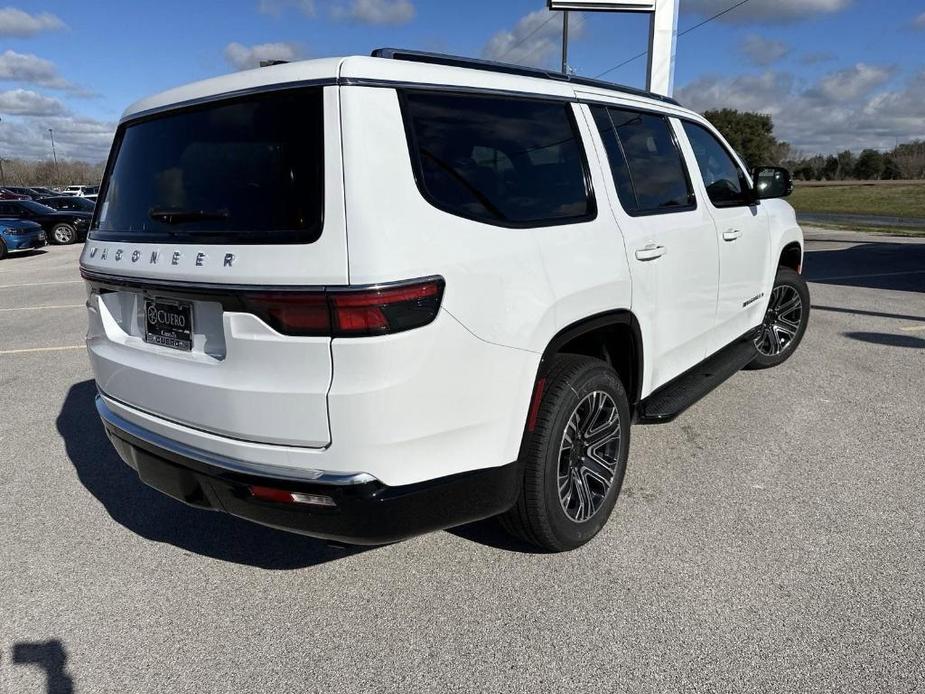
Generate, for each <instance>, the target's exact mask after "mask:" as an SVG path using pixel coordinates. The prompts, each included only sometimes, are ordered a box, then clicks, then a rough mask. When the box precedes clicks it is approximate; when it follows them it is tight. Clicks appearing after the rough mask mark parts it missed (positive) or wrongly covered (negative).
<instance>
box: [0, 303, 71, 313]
mask: <svg viewBox="0 0 925 694" xmlns="http://www.w3.org/2000/svg"><path fill="white" fill-rule="evenodd" d="M85 307H86V304H59V305H58V306H20V307H18V308H0V313H2V312H3V311H41V310H42V309H46V308H85Z"/></svg>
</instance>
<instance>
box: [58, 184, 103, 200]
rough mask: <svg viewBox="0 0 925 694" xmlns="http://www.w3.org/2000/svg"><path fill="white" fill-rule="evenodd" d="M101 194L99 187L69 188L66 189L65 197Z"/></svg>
mask: <svg viewBox="0 0 925 694" xmlns="http://www.w3.org/2000/svg"><path fill="white" fill-rule="evenodd" d="M99 192H100V187H99V186H68V187H67V188H65V189H64V191H63V194H64V195H76V196H78V197H81V198H82V197H84V196H87V195H96V194H97V193H99Z"/></svg>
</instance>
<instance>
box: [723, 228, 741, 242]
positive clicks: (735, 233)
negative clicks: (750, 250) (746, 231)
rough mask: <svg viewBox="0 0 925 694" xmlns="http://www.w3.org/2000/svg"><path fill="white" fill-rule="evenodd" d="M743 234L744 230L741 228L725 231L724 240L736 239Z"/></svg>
mask: <svg viewBox="0 0 925 694" xmlns="http://www.w3.org/2000/svg"><path fill="white" fill-rule="evenodd" d="M741 235H742V231H741V230H740V229H730V230H729V231H724V232H723V241H735V240H736V239H737V238H739V237H740V236H741Z"/></svg>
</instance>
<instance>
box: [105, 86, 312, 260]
mask: <svg viewBox="0 0 925 694" xmlns="http://www.w3.org/2000/svg"><path fill="white" fill-rule="evenodd" d="M322 115H323V114H322V91H321V89H320V88H306V89H298V90H287V91H283V92H273V93H270V94H258V95H253V96H248V97H246V98H242V99H236V100H234V101H220V102H215V103H211V104H208V105H206V106H202V107H197V108H195V109H188V110H183V111H179V112H173V113H167V114H164V115H158V116H156V117H154V118H151V119H148V120H143V121H140V122H137V123H130V124H128V126H127V127H126V126H123V127H122V128H120V130H119V132H118V133H117V135H116V137H117V143H116V145H115V147H114V152H115V158H114V160H113V163H112V164H111V170H110V172H109V174H108V178H107V180H106V181H105V182H104V184H103V186H104V189H105V190H104V195H103V197H102V201H101V203H100V205H99V213H98V215H97V217H96V218H95V221H94V229H95V231H94V232H93V234H92V236H93V237H94V238H98V239H104V240H114V239H123V240H141V239H139V238H138V237H139V236H144V237H145V238H144V240H146V241H154V240H158V239H163V240H167V239H169V240H171V241H172V242H175V243H177V242H184V241H188V242H196V243H202V242H203V239H206V238H207V239H209V241H210V242H213V243H215V242H220V241H225V242H232V243H307V242H311V241H314V240H316V239H317V238H318V236H319V235H320V233H321V224H322V206H323V192H324V191H323V174H324V161H323V145H324V140H323V131H322Z"/></svg>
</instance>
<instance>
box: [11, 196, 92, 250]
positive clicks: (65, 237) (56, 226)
mask: <svg viewBox="0 0 925 694" xmlns="http://www.w3.org/2000/svg"><path fill="white" fill-rule="evenodd" d="M92 216H93V215H92V214H90V213H89V212H58V210H56V209H54V208H52V207H48V206H47V205H42V204H41V203H38V202H36V201H35V200H3V201H0V224H2V223H3V220H4V219H27V220H29V221H30V222H38V223H39V224H41V225H42V228H43V229H44V230H45V232H46V233H47V235H48V240H49V241H50V242H51V243H57V244H62V245H63V244H68V243H74V242H75V241H83V240H84V239H86V238H87V228H88V227H89V226H90V218H91V217H92Z"/></svg>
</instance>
